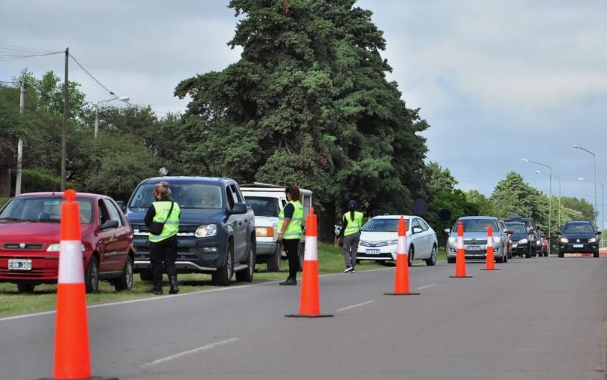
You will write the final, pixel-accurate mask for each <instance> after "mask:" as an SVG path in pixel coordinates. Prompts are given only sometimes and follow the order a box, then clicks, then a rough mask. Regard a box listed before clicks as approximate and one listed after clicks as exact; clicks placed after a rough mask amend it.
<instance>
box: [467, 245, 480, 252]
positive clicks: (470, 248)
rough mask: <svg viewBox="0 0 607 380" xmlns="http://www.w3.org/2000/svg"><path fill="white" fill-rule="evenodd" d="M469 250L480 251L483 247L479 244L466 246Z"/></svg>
mask: <svg viewBox="0 0 607 380" xmlns="http://www.w3.org/2000/svg"><path fill="white" fill-rule="evenodd" d="M466 250H468V251H480V250H481V247H480V246H479V245H469V246H467V247H466Z"/></svg>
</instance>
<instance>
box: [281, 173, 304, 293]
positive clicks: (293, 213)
mask: <svg viewBox="0 0 607 380" xmlns="http://www.w3.org/2000/svg"><path fill="white" fill-rule="evenodd" d="M285 196H286V197H287V201H289V203H287V204H286V206H285V207H283V208H282V210H280V213H279V214H278V241H279V242H282V246H283V248H284V250H285V252H286V253H287V258H288V259H289V277H287V279H286V280H285V281H283V282H281V283H280V285H297V270H298V269H299V242H300V241H301V225H302V221H303V214H304V212H303V206H302V205H301V202H300V201H299V199H300V197H301V194H300V192H299V187H297V186H295V185H293V186H289V187H287V188H286V189H285Z"/></svg>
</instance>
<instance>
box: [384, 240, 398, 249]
mask: <svg viewBox="0 0 607 380" xmlns="http://www.w3.org/2000/svg"><path fill="white" fill-rule="evenodd" d="M397 244H398V240H390V241H387V242H386V245H387V246H388V247H389V246H391V245H397Z"/></svg>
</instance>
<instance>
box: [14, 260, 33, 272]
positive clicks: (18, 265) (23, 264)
mask: <svg viewBox="0 0 607 380" xmlns="http://www.w3.org/2000/svg"><path fill="white" fill-rule="evenodd" d="M8 269H9V270H32V260H29V259H8Z"/></svg>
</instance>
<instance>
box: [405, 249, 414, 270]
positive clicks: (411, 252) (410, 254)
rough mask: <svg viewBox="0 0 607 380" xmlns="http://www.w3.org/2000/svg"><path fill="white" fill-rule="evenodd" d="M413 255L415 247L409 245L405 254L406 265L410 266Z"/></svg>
mask: <svg viewBox="0 0 607 380" xmlns="http://www.w3.org/2000/svg"><path fill="white" fill-rule="evenodd" d="M413 255H415V248H413V246H410V247H409V254H408V255H407V261H408V263H407V264H408V265H409V266H412V265H413Z"/></svg>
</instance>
